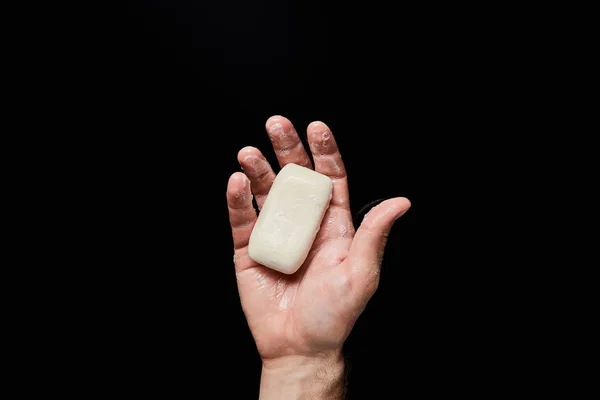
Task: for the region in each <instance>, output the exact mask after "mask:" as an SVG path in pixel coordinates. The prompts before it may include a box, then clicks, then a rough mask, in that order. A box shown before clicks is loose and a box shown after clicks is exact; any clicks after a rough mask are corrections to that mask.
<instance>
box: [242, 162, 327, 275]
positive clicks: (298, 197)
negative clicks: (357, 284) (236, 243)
mask: <svg viewBox="0 0 600 400" xmlns="http://www.w3.org/2000/svg"><path fill="white" fill-rule="evenodd" d="M332 190H333V185H332V182H331V179H330V178H329V177H328V176H325V175H323V174H320V173H318V172H316V171H313V170H312V169H309V168H306V167H302V166H300V165H297V164H286V165H285V166H284V167H283V168H282V169H281V170H280V171H279V173H278V174H277V176H276V177H275V180H274V181H273V186H272V187H271V190H270V191H269V194H268V195H267V198H266V200H265V202H264V204H263V207H262V209H261V210H260V213H259V215H258V219H257V220H256V224H255V225H254V228H253V230H252V233H251V234H250V241H249V243H248V256H249V257H250V258H251V259H252V260H254V261H256V262H257V263H259V264H262V265H264V266H266V267H269V268H271V269H274V270H276V271H279V272H282V273H284V274H293V273H294V272H296V271H297V270H298V269H299V268H300V266H301V265H302V263H304V261H305V260H306V257H307V256H308V252H309V251H310V248H311V247H312V244H313V242H314V240H315V237H316V236H317V233H318V231H319V228H320V226H321V222H322V220H323V216H324V215H325V211H326V210H327V207H328V206H329V202H330V201H331V195H332Z"/></svg>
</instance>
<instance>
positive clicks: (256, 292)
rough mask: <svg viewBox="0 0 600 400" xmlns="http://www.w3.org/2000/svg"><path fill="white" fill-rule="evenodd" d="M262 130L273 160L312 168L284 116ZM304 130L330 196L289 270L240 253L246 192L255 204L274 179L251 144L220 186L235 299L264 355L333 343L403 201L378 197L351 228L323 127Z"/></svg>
mask: <svg viewBox="0 0 600 400" xmlns="http://www.w3.org/2000/svg"><path fill="white" fill-rule="evenodd" d="M266 129H267V132H268V134H269V137H270V139H271V142H272V144H273V148H274V150H275V153H276V155H277V159H278V161H279V165H280V167H283V166H284V165H286V164H289V163H295V164H298V165H302V166H304V167H307V168H313V161H311V159H310V158H309V156H308V154H307V152H306V150H305V149H304V146H303V145H302V142H301V141H300V139H299V137H298V134H297V133H296V130H295V129H294V126H293V125H292V124H291V122H290V121H289V120H287V119H286V118H284V117H281V116H274V117H271V118H269V120H268V121H267V124H266ZM307 135H308V143H309V147H310V150H311V153H312V158H313V160H314V169H315V170H316V171H317V172H320V173H322V174H324V175H327V176H329V177H330V178H331V180H332V182H333V195H332V199H331V203H330V206H329V208H328V209H327V211H326V213H325V216H324V218H323V222H322V224H321V228H320V230H319V232H318V234H317V237H316V239H315V241H314V244H313V246H312V248H311V250H310V252H309V254H308V257H307V259H306V261H305V262H304V264H303V265H302V267H301V268H300V269H299V270H298V271H297V272H296V273H295V274H292V275H285V274H282V273H280V272H277V271H274V270H271V269H269V268H267V267H264V266H262V265H260V264H258V263H256V262H254V261H252V260H251V259H250V258H249V257H248V240H249V238H250V233H251V232H252V228H253V226H254V223H255V221H256V218H257V211H256V210H255V209H254V206H253V203H252V198H253V196H254V199H255V200H256V203H257V205H258V208H259V209H260V208H261V207H262V205H263V203H264V201H265V199H266V197H267V194H268V193H269V190H270V188H271V185H272V184H273V180H274V179H275V172H274V171H273V169H272V168H271V166H270V165H269V163H268V161H267V160H266V159H265V157H264V156H263V154H262V153H261V152H260V151H259V150H258V149H256V148H254V147H245V148H243V149H242V150H240V152H239V153H238V161H239V162H240V165H241V166H242V169H243V171H244V173H242V172H236V173H234V174H233V175H232V176H231V178H230V179H229V183H228V187H227V202H228V207H229V217H230V222H231V228H232V233H233V242H234V251H235V253H234V254H235V268H236V276H237V283H238V289H239V294H240V299H241V302H242V308H243V310H244V314H245V315H246V318H247V320H248V325H249V327H250V330H251V332H252V335H253V337H254V339H255V341H256V345H257V348H258V351H259V353H260V355H261V357H262V359H263V360H265V361H266V360H272V359H277V358H279V357H284V356H289V355H302V356H305V355H306V356H314V355H317V354H320V353H323V352H327V351H330V350H337V349H339V348H341V346H342V344H343V342H344V341H345V339H346V338H347V336H348V334H349V333H350V331H351V329H352V327H353V326H354V323H355V322H356V319H357V318H358V316H359V315H360V313H361V312H362V310H363V309H364V307H365V306H366V304H367V302H368V301H369V299H370V298H371V296H372V295H373V293H374V292H375V290H376V289H377V286H378V283H379V271H380V264H381V258H382V255H383V251H384V247H385V243H386V239H387V234H388V233H389V230H390V229H391V226H392V224H393V223H394V221H395V220H396V219H397V218H398V217H400V216H401V215H402V214H404V212H406V210H408V208H409V207H410V202H409V201H408V200H407V199H406V198H402V197H399V198H394V199H389V200H386V201H384V202H382V203H381V204H379V205H378V206H377V207H375V208H374V209H373V210H371V211H370V212H369V214H368V215H367V216H366V217H365V219H364V220H363V222H362V224H361V226H360V228H359V229H358V230H357V231H356V232H355V229H354V225H353V223H352V216H351V212H350V203H349V194H348V181H347V177H346V171H345V168H344V164H343V162H342V158H341V155H340V153H339V151H338V147H337V144H336V142H335V139H334V137H333V135H332V133H331V130H330V129H329V128H328V127H327V125H325V124H324V123H322V122H313V123H311V124H310V125H309V126H308V128H307Z"/></svg>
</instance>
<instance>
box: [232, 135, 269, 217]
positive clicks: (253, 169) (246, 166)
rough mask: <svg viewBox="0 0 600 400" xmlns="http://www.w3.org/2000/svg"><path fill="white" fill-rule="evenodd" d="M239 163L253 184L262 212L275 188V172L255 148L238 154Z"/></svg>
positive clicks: (248, 148) (249, 147) (253, 190)
mask: <svg viewBox="0 0 600 400" xmlns="http://www.w3.org/2000/svg"><path fill="white" fill-rule="evenodd" d="M238 161H239V163H240V165H241V166H242V169H243V170H244V173H245V174H246V176H247V177H248V178H250V182H251V183H252V193H253V194H254V198H255V199H256V204H257V205H258V209H259V210H260V209H261V208H262V206H263V204H264V203H265V200H266V198H267V195H268V194H269V190H271V186H273V180H274V179H275V172H273V169H272V168H271V165H270V164H269V162H268V161H267V159H266V158H265V156H263V155H262V153H261V152H260V150H258V149H257V148H255V147H251V146H248V147H244V148H243V149H241V150H240V151H239V153H238Z"/></svg>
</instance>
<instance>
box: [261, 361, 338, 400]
mask: <svg viewBox="0 0 600 400" xmlns="http://www.w3.org/2000/svg"><path fill="white" fill-rule="evenodd" d="M345 387H346V381H345V375H344V358H343V355H342V352H341V351H339V352H336V353H334V354H333V355H330V356H323V357H303V356H287V357H285V358H281V359H278V360H274V361H271V362H268V363H263V368H262V376H261V381H260V397H259V398H260V400H275V399H277V400H281V399H286V400H288V399H289V400H300V399H314V400H342V399H343V398H344V392H345Z"/></svg>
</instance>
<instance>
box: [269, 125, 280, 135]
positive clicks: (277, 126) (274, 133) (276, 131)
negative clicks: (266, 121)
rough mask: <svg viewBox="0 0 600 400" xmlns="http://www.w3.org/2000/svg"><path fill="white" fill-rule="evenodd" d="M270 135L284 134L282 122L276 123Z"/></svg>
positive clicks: (270, 129)
mask: <svg viewBox="0 0 600 400" xmlns="http://www.w3.org/2000/svg"><path fill="white" fill-rule="evenodd" d="M269 133H270V134H272V135H281V134H283V125H281V123H280V122H276V123H274V124H273V125H272V126H271V128H269Z"/></svg>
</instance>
